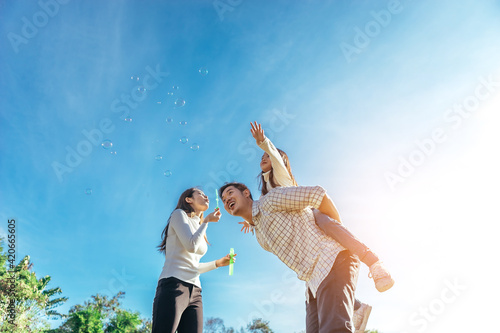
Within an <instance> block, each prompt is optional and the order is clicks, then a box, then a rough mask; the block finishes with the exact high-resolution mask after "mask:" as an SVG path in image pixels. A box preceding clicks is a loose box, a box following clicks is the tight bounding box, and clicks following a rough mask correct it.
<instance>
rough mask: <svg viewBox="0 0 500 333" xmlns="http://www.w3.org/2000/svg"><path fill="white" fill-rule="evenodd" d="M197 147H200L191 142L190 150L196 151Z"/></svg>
mask: <svg viewBox="0 0 500 333" xmlns="http://www.w3.org/2000/svg"><path fill="white" fill-rule="evenodd" d="M198 149H200V146H199V145H198V144H197V143H193V144H192V145H191V150H192V151H197V150H198Z"/></svg>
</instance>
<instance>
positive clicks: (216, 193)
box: [215, 189, 219, 209]
mask: <svg viewBox="0 0 500 333" xmlns="http://www.w3.org/2000/svg"><path fill="white" fill-rule="evenodd" d="M215 202H216V203H217V207H215V209H219V192H217V189H215Z"/></svg>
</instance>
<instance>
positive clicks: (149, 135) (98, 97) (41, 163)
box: [0, 0, 500, 333]
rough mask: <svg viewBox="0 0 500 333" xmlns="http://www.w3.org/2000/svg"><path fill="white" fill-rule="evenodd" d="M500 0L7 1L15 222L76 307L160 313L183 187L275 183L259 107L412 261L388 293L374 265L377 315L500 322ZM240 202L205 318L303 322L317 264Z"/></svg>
mask: <svg viewBox="0 0 500 333" xmlns="http://www.w3.org/2000/svg"><path fill="white" fill-rule="evenodd" d="M44 8H45V9H44ZM499 11H500V6H499V3H498V2H497V1H481V2H477V1H462V2H460V3H457V2H454V1H439V2H431V1H419V2H417V1H400V2H395V1H355V2H354V1H272V2H269V1H248V0H241V1H229V0H226V1H224V0H220V1H112V2H111V1H109V2H104V3H102V2H101V3H97V2H83V1H75V0H73V1H66V2H64V1H61V3H59V2H55V0H53V1H49V0H46V1H44V0H42V1H40V2H38V3H37V2H30V3H28V2H2V3H1V4H0V22H1V23H0V31H1V36H2V38H1V39H0V43H1V45H0V50H1V51H0V66H1V73H2V75H1V76H0V167H1V169H0V170H1V172H0V184H1V186H0V219H1V220H2V221H3V222H2V223H1V224H0V235H3V236H5V235H6V226H7V219H10V218H15V219H16V221H17V231H16V232H17V241H18V242H17V250H18V253H17V254H18V258H21V257H22V256H24V255H26V254H29V255H30V256H31V258H32V261H33V262H34V265H35V266H34V270H35V272H36V273H37V275H38V276H43V275H46V274H48V275H51V276H52V282H51V285H52V286H53V287H54V286H59V287H61V288H62V290H63V295H64V296H67V297H69V301H68V302H67V303H66V304H65V305H64V306H62V307H61V308H60V310H61V311H63V312H66V311H67V310H68V309H69V308H70V307H71V306H72V305H74V304H78V303H83V302H84V301H85V300H87V299H88V298H89V297H90V296H91V295H94V294H96V293H97V292H101V293H107V294H113V293H115V292H117V291H118V290H123V291H125V292H126V298H125V300H124V305H125V307H126V308H129V309H132V310H137V311H139V312H140V313H141V314H142V316H144V317H150V316H151V307H152V301H153V297H154V291H155V287H156V282H157V279H158V276H159V274H160V271H161V268H162V265H163V258H162V256H161V255H160V254H159V253H157V252H156V250H155V246H156V245H157V244H158V243H159V241H160V234H161V231H162V229H163V228H164V227H165V223H166V220H167V218H168V216H169V214H170V212H171V211H172V210H173V208H174V207H175V204H176V202H177V199H178V197H179V195H180V193H181V192H182V191H183V190H184V189H186V188H188V187H191V186H201V187H202V188H203V189H204V190H206V192H207V194H208V195H209V196H211V200H212V201H214V199H215V198H214V194H213V188H215V187H216V186H219V185H221V184H222V183H223V182H225V181H227V180H238V181H242V182H245V183H246V184H248V185H249V186H250V188H251V189H252V190H253V192H254V195H255V196H258V190H257V179H256V176H257V174H258V172H259V164H258V161H259V158H260V156H261V152H260V151H259V150H258V149H257V148H256V147H255V145H254V141H253V138H252V137H251V135H250V132H249V123H250V122H251V121H259V122H261V123H262V124H263V127H264V129H265V130H266V133H267V134H268V136H269V137H270V138H271V139H272V140H273V141H274V143H275V144H276V145H277V146H278V147H280V148H282V149H284V150H285V151H286V152H287V153H288V155H289V157H290V160H291V164H292V168H293V171H294V175H295V177H296V179H297V181H298V182H299V184H302V185H316V184H319V185H322V186H323V187H325V188H326V189H327V190H328V193H329V194H330V196H331V197H332V198H333V199H334V201H335V202H336V204H337V206H338V208H339V210H340V212H341V214H342V217H343V219H344V223H345V224H346V225H347V226H348V227H349V228H350V229H351V230H352V231H353V232H354V233H355V234H356V235H358V236H359V238H361V239H362V240H363V241H364V242H365V243H367V244H368V245H369V246H370V247H371V248H372V249H373V250H374V251H375V252H377V253H378V254H379V255H380V256H381V257H382V258H383V260H384V261H385V263H386V265H387V266H388V267H389V268H390V269H391V271H392V272H393V274H394V276H395V278H396V285H395V287H394V288H393V289H392V290H390V291H388V292H386V293H383V294H380V293H378V292H377V291H376V290H375V288H374V287H373V282H372V281H371V280H370V279H368V277H367V274H368V270H367V269H366V267H363V268H362V270H361V272H360V277H359V280H358V291H357V297H358V298H359V299H360V300H362V301H364V302H367V303H369V304H371V305H372V306H373V311H372V315H371V317H370V320H369V324H368V327H369V328H374V329H375V328H376V329H379V330H380V331H382V332H384V333H389V332H408V333H413V332H443V331H453V330H454V331H457V332H470V331H479V330H480V329H486V328H489V327H490V325H491V322H489V320H487V318H488V317H489V316H492V315H493V314H494V313H493V309H492V306H491V305H492V304H493V303H492V302H493V301H495V299H497V298H498V296H500V295H499V294H500V293H499V290H498V287H496V279H495V274H494V271H493V269H492V268H491V266H492V260H494V257H493V258H492V256H491V253H492V252H493V253H495V252H494V251H496V248H495V247H494V244H495V242H496V239H495V238H494V233H493V230H496V229H493V228H494V227H493V226H494V224H495V222H499V219H498V216H497V214H496V210H495V209H494V207H495V205H496V202H497V200H498V199H499V195H498V190H497V188H498V185H500V184H499V183H500V181H499V177H498V172H497V170H498V166H499V165H498V160H499V159H498V147H497V144H498V142H499V139H500V138H499V135H498V130H497V128H498V125H500V117H499V116H498V111H499V106H500V96H499V91H500V85H499V82H500V60H499V59H500V58H499V57H498V54H499V51H500V49H499V48H500V22H499V21H498V15H499ZM200 69H206V70H208V73H207V74H206V75H202V73H200ZM167 73H168V75H167ZM137 77H138V78H139V79H138V80H137ZM132 78H133V79H132ZM145 86H147V87H149V88H148V89H146V90H145V91H141V89H142V87H145ZM180 99H181V100H183V101H185V105H184V106H180V104H179V103H177V104H176V101H178V100H180ZM125 118H127V119H128V120H130V119H131V121H125V120H124V119H125ZM167 119H171V121H170V122H169V121H167ZM182 138H185V139H187V142H186V140H185V139H182ZM104 140H110V141H111V142H112V144H113V145H112V147H111V148H110V149H104V148H103V147H102V146H101V143H102V142H103V141H104ZM181 140H183V141H184V142H185V143H183V142H181ZM197 148H198V149H197ZM76 154H78V156H76ZM157 156H161V159H160V158H159V157H157ZM167 170H168V171H167ZM166 171H167V173H166V174H167V175H169V176H165V172H166ZM89 190H91V191H89ZM87 193H90V194H87ZM212 207H215V206H214V205H212ZM223 213H225V212H223ZM238 221H239V219H238V218H234V217H231V216H229V215H228V214H227V213H225V214H224V215H223V217H222V219H221V221H220V222H219V223H217V224H210V225H209V228H208V238H209V240H210V242H211V244H212V246H211V247H210V248H209V251H208V253H207V255H206V256H205V257H204V260H206V261H208V260H214V259H217V258H219V257H221V256H223V255H225V254H226V253H227V252H228V251H229V248H231V247H233V248H235V251H236V252H237V253H238V261H237V264H236V265H235V274H234V276H232V277H229V276H228V274H227V269H219V270H216V271H213V272H209V273H207V274H204V275H203V276H202V285H203V297H204V311H205V317H206V318H208V317H212V316H215V317H220V318H222V319H223V320H224V321H225V323H226V326H233V327H236V328H239V327H240V326H241V325H243V323H247V322H248V321H249V319H251V318H252V317H253V316H259V317H263V318H264V319H265V320H269V321H270V325H271V327H272V328H273V329H275V331H276V332H279V333H288V332H299V331H301V330H303V329H305V324H304V322H305V306H304V287H303V285H302V283H299V282H298V280H297V279H296V278H294V277H293V274H291V273H290V272H289V270H288V268H287V267H286V266H285V265H284V264H282V263H281V262H280V261H279V260H278V259H277V258H275V257H274V256H273V255H271V254H270V253H266V252H265V251H264V250H262V249H261V248H260V246H259V245H258V243H257V241H256V240H255V239H254V237H252V236H249V235H244V234H242V233H240V232H239V225H238V224H237V222H238ZM477 304H481V305H482V306H481V305H480V306H478V305H477Z"/></svg>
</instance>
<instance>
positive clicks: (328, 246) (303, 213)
mask: <svg viewBox="0 0 500 333" xmlns="http://www.w3.org/2000/svg"><path fill="white" fill-rule="evenodd" d="M219 192H220V196H221V198H222V202H223V203H224V208H225V209H226V211H227V212H228V213H229V214H231V215H233V216H240V217H242V218H244V219H245V221H247V222H248V223H250V225H252V226H253V227H254V230H255V234H256V236H257V241H258V242H259V244H260V245H261V246H262V248H263V249H264V250H266V251H269V252H272V253H274V254H275V255H276V256H278V258H279V259H280V260H281V261H283V262H284V263H285V264H286V265H287V266H288V267H290V268H291V269H292V270H293V271H295V272H296V273H297V277H298V278H299V279H300V280H304V281H306V287H307V289H306V301H307V302H306V331H307V332H308V333H310V332H314V333H316V332H319V333H326V332H351V333H352V332H354V327H353V325H352V314H353V308H354V291H355V289H356V282H357V278H358V272H359V266H360V262H359V259H358V257H356V256H354V255H352V254H351V253H350V252H349V251H347V250H345V248H344V247H342V246H341V245H340V244H339V243H337V242H336V241H335V240H334V239H332V238H330V237H328V236H326V235H325V234H324V233H323V232H322V231H321V229H320V228H319V227H318V226H317V225H316V222H315V219H314V214H313V211H312V209H311V208H317V209H318V210H319V211H320V212H322V213H324V214H326V215H328V216H329V217H331V218H333V219H337V220H338V219H339V217H338V212H337V209H336V208H335V205H334V204H333V202H332V200H331V199H330V198H329V197H328V195H327V194H326V191H325V190H324V189H323V188H322V187H321V186H311V187H309V186H298V187H278V188H275V189H272V190H271V191H270V192H269V193H267V194H266V195H265V196H263V197H261V198H260V200H255V201H254V200H253V199H252V194H251V193H250V190H249V189H248V188H247V187H246V186H245V185H244V184H241V183H228V184H225V185H224V186H222V187H221V188H220V189H219Z"/></svg>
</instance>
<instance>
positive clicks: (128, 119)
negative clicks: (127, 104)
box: [123, 118, 132, 123]
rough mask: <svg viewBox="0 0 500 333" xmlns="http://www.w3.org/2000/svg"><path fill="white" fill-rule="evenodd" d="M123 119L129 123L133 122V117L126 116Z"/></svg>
mask: <svg viewBox="0 0 500 333" xmlns="http://www.w3.org/2000/svg"><path fill="white" fill-rule="evenodd" d="M123 120H125V121H126V122H127V123H131V122H132V118H125V119H123Z"/></svg>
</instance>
